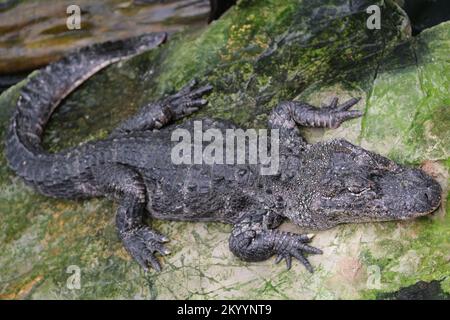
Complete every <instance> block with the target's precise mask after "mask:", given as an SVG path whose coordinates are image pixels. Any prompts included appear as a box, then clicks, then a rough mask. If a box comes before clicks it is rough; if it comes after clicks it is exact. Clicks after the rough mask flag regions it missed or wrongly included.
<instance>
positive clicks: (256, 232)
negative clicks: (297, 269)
mask: <svg viewBox="0 0 450 320" xmlns="http://www.w3.org/2000/svg"><path fill="white" fill-rule="evenodd" d="M311 239H312V236H311V235H305V234H295V233H291V232H283V231H278V230H274V229H269V228H268V227H267V226H266V225H265V224H264V221H262V220H261V221H258V222H255V221H254V219H252V218H251V216H248V217H246V218H244V219H243V220H242V221H240V222H239V223H237V224H235V226H234V228H233V230H232V232H231V236H230V239H229V247H230V250H231V252H233V254H235V255H236V256H237V257H239V258H241V259H242V260H245V261H263V260H267V259H269V258H270V257H272V256H273V255H275V254H277V255H278V256H277V259H276V260H275V262H276V263H278V262H280V261H281V260H283V259H285V260H286V265H287V268H288V269H290V268H291V261H292V257H294V258H296V259H297V260H299V261H300V262H301V263H302V264H303V265H304V266H305V267H306V269H307V270H308V271H309V272H313V268H312V266H311V264H310V263H309V261H308V260H307V258H306V257H305V254H322V251H321V250H320V249H317V248H314V247H312V246H310V245H308V244H307V243H308V242H310V241H311Z"/></svg>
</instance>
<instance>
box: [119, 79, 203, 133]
mask: <svg viewBox="0 0 450 320" xmlns="http://www.w3.org/2000/svg"><path fill="white" fill-rule="evenodd" d="M196 86H197V82H196V81H195V80H192V81H191V82H189V84H188V85H186V86H185V87H184V88H182V89H181V90H180V91H178V92H177V93H175V94H173V95H170V96H168V97H166V98H164V99H162V100H160V101H158V102H152V103H149V104H147V105H145V106H143V107H142V108H141V109H140V110H139V111H138V112H137V113H136V115H134V116H133V117H131V118H129V119H127V120H125V121H124V122H123V123H121V124H120V125H119V126H118V127H117V128H116V129H114V131H113V132H112V133H111V137H114V136H119V135H124V134H128V133H132V132H136V131H144V130H153V129H159V128H161V127H163V126H165V125H167V124H169V123H171V122H173V121H176V120H179V119H181V118H183V117H186V116H188V115H190V114H192V113H194V112H196V111H197V110H198V109H200V108H201V107H202V106H204V105H206V104H207V103H208V100H206V99H203V98H202V97H203V96H204V95H206V94H208V93H209V92H211V90H212V86H211V85H204V86H201V87H199V88H197V87H196Z"/></svg>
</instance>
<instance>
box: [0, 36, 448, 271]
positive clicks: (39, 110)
mask: <svg viewBox="0 0 450 320" xmlns="http://www.w3.org/2000/svg"><path fill="white" fill-rule="evenodd" d="M164 40H165V35H164V34H150V35H145V36H141V37H138V38H134V39H130V40H124V41H119V42H116V43H107V44H102V45H96V46H93V47H89V48H85V49H82V50H80V51H78V52H76V53H74V54H72V55H69V56H68V57H66V58H64V59H63V60H61V61H59V62H56V63H54V64H51V65H49V66H48V67H46V68H45V69H44V70H42V71H40V72H39V74H37V75H36V76H35V77H34V78H32V79H31V80H30V81H29V82H28V84H27V85H26V86H25V87H24V88H23V89H22V91H21V95H20V98H19V100H18V103H17V109H16V112H15V113H14V115H13V118H12V120H11V125H10V127H9V130H8V133H7V137H6V148H5V150H6V157H7V159H8V163H9V166H10V167H11V168H12V169H13V170H14V171H15V172H16V173H17V174H18V175H19V176H21V177H22V178H23V179H24V180H25V181H26V182H27V183H28V184H31V185H33V186H34V187H35V188H36V189H37V190H38V191H40V192H41V193H43V194H45V195H48V196H53V197H59V198H87V197H98V196H109V197H113V198H115V199H116V200H117V202H118V209H117V215H116V224H117V230H118V235H119V238H120V239H121V240H122V242H123V244H124V246H125V248H126V249H127V251H128V252H129V253H130V255H131V256H133V258H134V259H135V260H136V261H137V262H138V263H139V264H140V265H141V266H142V267H143V268H145V269H147V268H148V267H149V266H152V267H153V268H154V269H156V270H160V269H161V266H160V263H159V261H158V259H157V258H156V256H155V254H156V253H159V254H161V255H165V254H168V253H169V251H168V250H167V249H166V248H165V246H164V243H165V242H166V241H168V238H167V237H165V236H164V235H161V234H160V233H158V232H157V231H155V230H153V229H152V228H151V227H150V226H147V225H145V224H144V222H143V217H144V216H145V215H146V214H147V213H149V214H150V216H151V217H152V218H155V219H165V220H179V221H221V222H224V223H231V224H233V230H232V232H231V235H230V240H229V247H230V250H231V251H232V252H233V253H234V254H235V255H236V256H238V257H239V258H241V259H243V260H246V261H261V260H265V259H268V258H269V257H271V256H272V255H277V260H276V261H280V260H282V259H285V260H286V263H287V266H288V267H290V266H291V258H292V257H294V258H296V259H297V260H299V261H300V262H301V263H303V264H304V265H305V266H306V268H307V269H308V270H309V271H312V267H311V265H310V264H309V262H308V261H307V259H306V257H305V255H306V254H318V253H321V251H320V250H319V249H316V248H314V247H311V246H310V245H308V244H307V243H308V242H309V241H310V240H311V237H310V236H308V235H299V234H294V233H288V232H282V231H278V230H276V227H277V226H278V225H280V223H281V222H282V221H283V219H285V218H287V219H289V220H291V221H292V222H293V223H295V224H297V225H299V226H302V227H306V228H309V229H316V230H322V229H327V228H331V227H333V226H335V225H337V224H340V223H357V222H367V221H387V220H403V219H410V218H415V217H418V216H422V215H425V214H428V213H430V212H432V211H433V210H435V209H436V208H437V207H438V206H439V204H440V201H441V195H440V194H441V188H440V186H439V184H438V183H437V182H436V181H434V180H433V179H432V178H431V177H429V176H427V175H426V174H425V173H424V172H423V171H421V170H419V169H414V168H408V167H405V166H401V165H398V164H396V163H394V162H393V161H391V160H389V159H387V158H384V157H382V156H380V155H377V154H374V153H372V152H370V151H366V150H364V149H362V148H360V147H358V146H355V145H353V144H351V143H349V142H347V141H345V140H333V141H328V142H323V143H317V144H314V145H311V144H308V143H307V142H306V141H305V140H304V139H303V138H302V137H301V136H300V135H299V132H298V128H297V127H298V126H299V125H300V126H306V127H326V128H336V127H338V126H339V125H340V124H341V123H342V122H343V121H346V120H349V119H352V118H356V117H359V116H361V112H359V111H352V110H349V109H350V108H351V107H352V106H353V105H354V104H356V103H357V102H358V99H351V100H349V101H347V102H345V103H343V104H340V105H339V104H338V101H337V99H334V100H333V101H332V103H331V104H330V105H329V106H328V107H324V108H321V109H318V108H315V107H313V106H311V105H308V104H306V103H301V102H295V101H292V102H284V103H281V104H279V105H278V106H277V107H276V108H275V109H274V110H273V112H272V114H271V116H270V118H269V123H268V126H269V128H271V129H278V130H279V135H280V169H279V172H278V174H277V175H272V176H263V175H260V174H259V172H260V170H259V169H260V167H259V165H227V164H215V165H205V164H202V165H199V164H192V165H185V164H183V165H175V164H173V163H172V161H171V150H172V147H173V145H174V142H172V141H171V131H172V130H173V129H175V128H185V129H187V130H190V131H191V132H192V131H193V123H192V121H187V122H185V123H184V124H182V125H179V126H173V125H172V126H170V125H169V124H170V123H171V122H173V121H175V120H179V119H182V118H183V117H185V116H188V115H190V114H192V113H193V112H195V111H196V110H198V109H199V108H200V107H202V106H204V105H205V104H206V103H207V101H206V100H205V99H203V96H204V95H205V94H207V93H208V92H210V91H211V90H212V88H211V86H209V85H203V86H197V84H196V82H195V81H193V82H191V83H189V84H188V85H187V86H186V87H184V88H183V89H182V90H181V91H179V92H178V93H175V94H173V95H170V96H168V97H166V98H163V99H162V100H160V101H157V102H152V103H149V104H147V105H145V106H143V107H142V108H141V109H140V110H139V112H138V113H137V114H136V115H135V116H133V117H131V118H130V119H127V120H125V121H124V122H123V123H122V124H120V125H119V126H118V127H117V128H116V129H115V130H113V132H112V133H111V135H110V136H109V137H108V138H106V139H104V140H99V141H95V142H89V143H86V144H84V145H82V146H80V147H76V148H73V149H69V150H65V151H62V152H59V153H55V154H49V153H47V152H45V150H43V148H42V147H41V137H42V134H43V130H44V127H45V124H46V123H47V121H48V119H49V118H50V116H51V114H52V112H53V110H54V109H55V108H56V106H57V105H58V103H59V102H60V101H61V99H63V98H64V97H65V96H67V95H68V94H69V93H70V92H71V91H73V90H74V89H75V88H76V87H77V86H78V85H80V84H81V83H82V82H83V81H84V80H86V79H87V78H88V77H89V76H90V75H92V74H93V73H95V72H96V71H98V70H100V69H101V68H103V67H105V66H107V65H108V64H111V63H113V62H115V61H118V60H121V59H124V58H127V57H129V56H133V55H136V54H139V53H141V52H143V51H145V50H149V49H151V48H153V47H156V46H157V45H159V44H161V43H162V42H163V41H164ZM209 128H217V129H218V130H220V131H221V132H223V133H224V132H225V130H226V129H229V128H234V125H233V124H231V123H228V122H224V121H213V120H211V119H203V130H207V129H209ZM155 129H159V130H155Z"/></svg>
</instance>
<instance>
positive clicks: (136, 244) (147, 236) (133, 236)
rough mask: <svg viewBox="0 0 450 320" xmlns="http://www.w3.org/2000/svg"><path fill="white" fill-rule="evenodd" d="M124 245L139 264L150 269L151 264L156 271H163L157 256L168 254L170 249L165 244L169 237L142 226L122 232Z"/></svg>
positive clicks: (146, 269) (145, 268)
mask: <svg viewBox="0 0 450 320" xmlns="http://www.w3.org/2000/svg"><path fill="white" fill-rule="evenodd" d="M120 237H121V238H122V241H123V243H124V246H125V248H126V250H127V251H128V253H129V254H130V255H131V256H132V257H133V258H134V260H136V261H137V262H138V263H139V265H140V266H141V267H142V268H143V269H144V270H145V271H148V267H149V266H151V267H152V268H153V269H155V270H156V271H161V264H160V263H159V261H158V259H157V258H156V256H155V253H159V254H161V255H163V256H165V255H168V254H169V253H170V251H169V250H168V249H167V248H166V247H165V246H164V245H163V243H164V242H167V241H169V239H168V238H167V237H166V236H164V235H162V234H159V233H158V232H156V231H154V230H152V229H150V228H149V227H141V228H138V229H135V230H132V231H128V232H123V233H121V234H120Z"/></svg>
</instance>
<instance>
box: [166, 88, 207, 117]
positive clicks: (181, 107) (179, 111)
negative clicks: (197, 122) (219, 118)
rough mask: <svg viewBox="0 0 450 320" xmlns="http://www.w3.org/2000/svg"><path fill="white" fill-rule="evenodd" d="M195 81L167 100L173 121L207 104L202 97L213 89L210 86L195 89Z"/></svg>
mask: <svg viewBox="0 0 450 320" xmlns="http://www.w3.org/2000/svg"><path fill="white" fill-rule="evenodd" d="M196 85H197V81H196V80H192V81H191V82H190V83H189V84H188V85H186V86H185V87H184V88H183V89H181V90H180V91H179V92H177V93H175V94H174V95H171V96H170V97H168V98H167V104H168V105H169V107H170V109H171V111H172V112H173V115H174V118H175V120H178V119H181V118H183V117H185V116H188V115H190V114H192V113H194V112H196V111H198V110H199V109H200V108H201V107H203V106H205V105H207V104H208V100H206V99H203V98H202V97H203V96H204V95H206V94H208V93H210V92H211V91H212V89H213V87H212V86H211V85H210V84H207V85H204V86H201V87H199V88H196Z"/></svg>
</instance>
